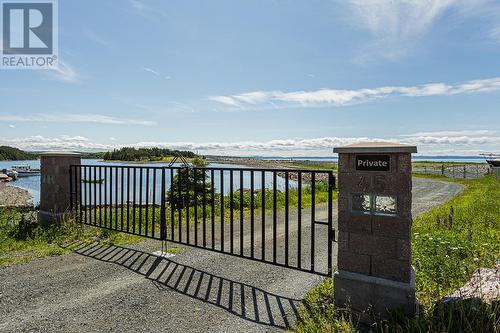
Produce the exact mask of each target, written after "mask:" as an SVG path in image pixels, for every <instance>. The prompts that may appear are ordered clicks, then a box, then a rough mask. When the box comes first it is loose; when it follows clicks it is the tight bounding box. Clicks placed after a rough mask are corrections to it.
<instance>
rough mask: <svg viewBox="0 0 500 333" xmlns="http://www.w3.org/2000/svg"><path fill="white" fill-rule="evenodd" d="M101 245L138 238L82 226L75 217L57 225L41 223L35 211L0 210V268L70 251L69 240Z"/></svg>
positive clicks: (137, 238)
mask: <svg viewBox="0 0 500 333" xmlns="http://www.w3.org/2000/svg"><path fill="white" fill-rule="evenodd" d="M76 240H80V241H85V242H98V243H104V244H131V243H136V242H139V241H141V240H142V238H141V237H137V236H131V235H127V234H123V233H117V232H113V231H109V230H105V229H99V228H89V227H82V226H79V225H77V224H76V223H75V220H74V219H71V218H65V219H64V220H63V221H62V223H61V224H60V225H50V226H42V225H39V224H38V223H37V222H36V213H35V212H32V213H29V214H26V213H20V212H17V211H15V210H12V209H0V267H2V266H10V265H16V264H23V263H26V262H29V261H31V260H33V259H34V258H41V257H46V256H53V255H61V254H65V253H69V252H71V250H70V249H68V248H67V247H65V246H64V244H67V243H70V242H72V241H76Z"/></svg>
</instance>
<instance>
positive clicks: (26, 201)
mask: <svg viewBox="0 0 500 333" xmlns="http://www.w3.org/2000/svg"><path fill="white" fill-rule="evenodd" d="M28 207H33V202H32V200H31V195H30V194H29V192H28V191H26V190H24V189H22V188H19V187H15V186H8V185H7V184H5V183H0V208H28Z"/></svg>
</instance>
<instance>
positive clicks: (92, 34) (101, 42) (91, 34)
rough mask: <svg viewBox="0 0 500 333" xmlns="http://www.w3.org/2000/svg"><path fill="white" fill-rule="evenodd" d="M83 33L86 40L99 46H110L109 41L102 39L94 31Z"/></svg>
mask: <svg viewBox="0 0 500 333" xmlns="http://www.w3.org/2000/svg"><path fill="white" fill-rule="evenodd" d="M83 33H84V35H85V36H86V37H87V38H88V39H90V40H91V41H93V42H95V43H97V44H99V45H101V46H105V47H109V46H110V44H111V43H110V42H109V40H107V39H104V38H103V37H102V36H100V35H98V34H97V33H96V32H95V31H93V30H91V29H85V30H84V31H83Z"/></svg>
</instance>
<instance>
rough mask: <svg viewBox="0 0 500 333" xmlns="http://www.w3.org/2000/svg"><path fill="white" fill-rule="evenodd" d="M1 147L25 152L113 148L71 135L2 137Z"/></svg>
mask: <svg viewBox="0 0 500 333" xmlns="http://www.w3.org/2000/svg"><path fill="white" fill-rule="evenodd" d="M0 145H7V146H13V147H16V148H19V149H25V150H88V149H101V150H108V149H112V148H113V147H112V146H110V145H102V144H97V143H92V142H90V141H89V139H88V138H85V137H83V136H70V135H61V136H58V137H53V138H47V137H44V136H41V135H34V136H29V137H25V138H14V139H7V138H1V137H0Z"/></svg>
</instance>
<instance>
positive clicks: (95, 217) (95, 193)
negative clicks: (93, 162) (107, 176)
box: [94, 166, 100, 225]
mask: <svg viewBox="0 0 500 333" xmlns="http://www.w3.org/2000/svg"><path fill="white" fill-rule="evenodd" d="M99 181H100V180H99V179H98V178H97V167H96V166H94V224H95V225H97V183H98V182H99ZM99 184H100V183H99Z"/></svg>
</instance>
